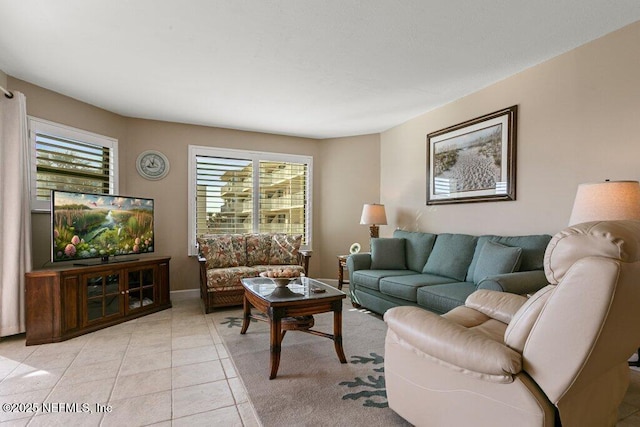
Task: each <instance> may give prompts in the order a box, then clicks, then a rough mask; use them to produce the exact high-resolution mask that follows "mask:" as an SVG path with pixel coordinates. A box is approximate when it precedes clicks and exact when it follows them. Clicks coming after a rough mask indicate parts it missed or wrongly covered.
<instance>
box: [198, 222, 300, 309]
mask: <svg viewBox="0 0 640 427" xmlns="http://www.w3.org/2000/svg"><path fill="white" fill-rule="evenodd" d="M197 240H198V250H199V257H198V261H199V263H200V296H201V297H202V300H203V301H204V306H205V310H206V312H207V313H210V312H211V311H213V309H214V308H216V307H226V306H232V305H239V304H242V297H243V294H244V288H243V287H242V283H241V280H242V279H243V278H247V277H257V276H258V275H259V274H260V273H262V272H263V271H267V270H269V269H271V268H274V267H276V266H277V267H279V268H282V267H290V268H291V269H293V270H296V271H298V272H300V273H302V274H306V273H307V271H308V268H309V258H311V252H310V251H301V250H300V244H301V243H302V235H299V234H296V235H293V234H283V233H259V234H205V235H202V236H200V237H198V239H197Z"/></svg>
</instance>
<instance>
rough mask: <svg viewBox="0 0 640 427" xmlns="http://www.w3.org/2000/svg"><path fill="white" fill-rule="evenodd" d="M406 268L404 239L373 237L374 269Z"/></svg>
mask: <svg viewBox="0 0 640 427" xmlns="http://www.w3.org/2000/svg"><path fill="white" fill-rule="evenodd" d="M406 268H407V264H406V260H405V244H404V239H398V238H395V237H392V238H386V237H378V238H373V239H371V269H372V270H404V269H406Z"/></svg>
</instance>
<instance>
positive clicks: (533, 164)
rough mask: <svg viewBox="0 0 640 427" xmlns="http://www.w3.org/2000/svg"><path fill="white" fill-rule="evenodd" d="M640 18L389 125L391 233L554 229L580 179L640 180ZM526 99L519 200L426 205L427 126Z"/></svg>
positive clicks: (386, 159)
mask: <svg viewBox="0 0 640 427" xmlns="http://www.w3.org/2000/svg"><path fill="white" fill-rule="evenodd" d="M638 45H640V22H639V23H635V24H633V25H631V26H628V27H626V28H623V29H621V30H619V31H617V32H615V33H612V34H609V35H607V36H605V37H603V38H601V39H598V40H596V41H594V42H591V43H589V44H586V45H584V46H582V47H580V48H578V49H575V50H573V51H571V52H568V53H566V54H564V55H561V56H559V57H556V58H554V59H552V60H550V61H547V62H545V63H542V64H540V65H538V66H535V67H532V68H530V69H528V70H526V71H524V72H522V73H520V74H517V75H515V76H512V77H510V78H507V79H505V80H503V81H501V82H499V83H497V84H494V85H492V86H490V87H487V88H485V89H484V90H481V91H479V92H477V93H474V94H472V95H470V96H467V97H465V98H463V99H460V100H457V101H455V102H452V103H450V104H448V105H445V106H443V107H441V108H438V109H436V110H434V111H431V112H429V113H426V114H424V115H421V116H419V117H417V118H415V119H412V120H410V121H408V122H406V123H404V124H402V125H400V126H397V127H395V128H393V129H391V130H389V131H387V132H384V133H382V134H381V190H380V191H381V200H382V202H383V203H385V204H386V206H387V215H388V220H389V224H390V226H389V227H382V228H381V233H386V234H390V233H391V231H392V230H393V229H394V228H396V227H400V228H403V229H406V230H424V231H433V232H445V231H448V232H465V233H471V234H481V233H497V234H512V235H515V234H526V233H542V232H544V233H550V234H553V233H555V232H556V231H558V230H559V229H561V228H563V227H564V226H566V224H567V222H568V220H569V215H570V212H571V207H572V204H573V198H574V195H575V191H576V188H577V186H578V184H579V183H583V182H595V181H604V180H605V179H611V180H621V179H630V180H638V179H640V136H639V135H640V79H638V76H640V49H638V48H637V46H638ZM514 104H517V105H518V106H519V111H518V114H519V118H518V146H517V150H518V153H517V200H516V201H513V202H485V203H473V204H459V205H438V206H426V196H425V193H426V168H425V161H426V135H427V134H428V133H430V132H433V131H436V130H439V129H443V128H446V127H448V126H451V125H454V124H457V123H460V122H463V121H466V120H468V119H472V118H474V117H478V116H481V115H483V114H487V113H490V112H493V111H496V110H499V109H502V108H505V107H509V106H511V105H514Z"/></svg>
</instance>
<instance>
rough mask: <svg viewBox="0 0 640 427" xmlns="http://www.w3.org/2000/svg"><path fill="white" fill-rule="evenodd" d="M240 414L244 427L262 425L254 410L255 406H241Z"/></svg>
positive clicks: (246, 404) (244, 404) (245, 404)
mask: <svg viewBox="0 0 640 427" xmlns="http://www.w3.org/2000/svg"><path fill="white" fill-rule="evenodd" d="M238 412H239V413H240V418H242V423H243V425H244V427H259V426H260V425H261V424H260V422H259V421H258V417H257V416H256V412H255V410H254V409H253V405H251V403H250V402H245V403H241V404H239V405H238Z"/></svg>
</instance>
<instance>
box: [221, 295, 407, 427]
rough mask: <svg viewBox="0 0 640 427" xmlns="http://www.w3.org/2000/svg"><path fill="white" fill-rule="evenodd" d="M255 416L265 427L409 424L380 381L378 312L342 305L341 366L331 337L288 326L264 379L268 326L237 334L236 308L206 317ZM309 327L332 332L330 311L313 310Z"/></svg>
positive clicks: (380, 326)
mask: <svg viewBox="0 0 640 427" xmlns="http://www.w3.org/2000/svg"><path fill="white" fill-rule="evenodd" d="M212 315H213V317H214V322H215V323H216V327H217V329H218V332H219V333H220V335H221V337H222V340H223V341H224V344H225V346H226V348H227V350H228V352H229V355H230V356H231V358H232V360H233V361H234V363H235V365H236V368H237V370H238V374H239V375H240V377H241V378H242V381H243V383H244V384H245V387H246V389H247V392H248V394H249V399H250V400H251V402H252V403H253V405H254V407H255V409H256V412H257V415H258V418H259V419H260V421H261V422H262V424H263V425H264V426H265V427H271V426H283V425H285V426H344V425H348V426H368V427H371V426H409V425H410V424H408V423H407V422H406V421H405V420H404V419H402V418H401V417H400V416H398V415H397V414H396V413H395V412H393V411H392V410H391V409H389V407H388V404H387V397H386V391H385V381H384V363H383V362H384V358H383V356H384V337H385V334H386V325H385V323H384V321H383V320H382V318H381V317H380V316H378V315H375V314H373V313H370V312H368V311H366V310H357V309H354V308H352V306H351V304H350V302H349V300H348V299H347V300H346V301H345V303H344V304H343V317H342V322H343V323H342V332H343V346H344V352H345V355H346V356H347V362H348V363H346V364H342V363H340V361H339V360H338V356H337V355H336V352H335V349H334V346H333V341H331V340H329V339H327V338H323V337H319V336H315V335H311V334H306V333H302V332H296V331H289V332H287V333H286V335H285V337H284V340H283V341H282V353H281V356H280V367H279V369H278V375H277V377H276V378H275V379H273V380H269V327H268V324H267V323H266V322H258V321H253V322H252V323H251V324H250V326H249V329H248V331H247V333H246V334H245V335H240V327H241V324H242V310H241V309H231V310H224V311H218V312H215V313H213V314H212ZM314 317H315V326H314V327H313V329H316V330H319V331H323V332H328V333H333V313H324V314H319V315H315V316H314Z"/></svg>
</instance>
